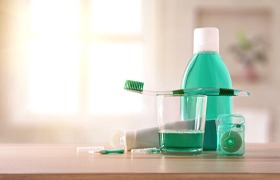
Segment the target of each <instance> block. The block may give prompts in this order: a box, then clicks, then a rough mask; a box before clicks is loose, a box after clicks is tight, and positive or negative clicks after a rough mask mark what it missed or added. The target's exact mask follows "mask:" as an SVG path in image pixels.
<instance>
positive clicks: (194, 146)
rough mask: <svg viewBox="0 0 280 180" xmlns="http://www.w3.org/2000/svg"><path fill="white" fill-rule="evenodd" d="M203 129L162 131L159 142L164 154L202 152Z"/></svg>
mask: <svg viewBox="0 0 280 180" xmlns="http://www.w3.org/2000/svg"><path fill="white" fill-rule="evenodd" d="M203 136H204V133H203V132H202V131H193V130H192V131H160V132H159V142H160V150H161V153H162V154H173V155H184V154H200V153H201V152H202V149H203Z"/></svg>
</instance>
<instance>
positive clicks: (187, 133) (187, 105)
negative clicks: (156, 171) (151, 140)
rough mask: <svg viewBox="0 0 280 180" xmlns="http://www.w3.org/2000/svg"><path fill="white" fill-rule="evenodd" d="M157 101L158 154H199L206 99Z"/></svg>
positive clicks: (182, 97)
mask: <svg viewBox="0 0 280 180" xmlns="http://www.w3.org/2000/svg"><path fill="white" fill-rule="evenodd" d="M157 100H158V124H159V132H158V134H159V147H160V151H161V153H162V154H165V155H197V154H200V153H201V152H202V151H203V140H204V128H205V118H206V106H207V96H204V95H158V96H157ZM182 101H184V106H182V105H181V104H182ZM183 108H184V109H183Z"/></svg>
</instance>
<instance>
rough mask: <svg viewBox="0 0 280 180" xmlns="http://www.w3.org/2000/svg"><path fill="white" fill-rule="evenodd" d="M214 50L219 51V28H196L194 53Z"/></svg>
mask: <svg viewBox="0 0 280 180" xmlns="http://www.w3.org/2000/svg"><path fill="white" fill-rule="evenodd" d="M202 51H214V52H217V53H219V29H218V28H214V27H207V28H196V29H195V30H194V39H193V53H194V54H196V53H198V52H202Z"/></svg>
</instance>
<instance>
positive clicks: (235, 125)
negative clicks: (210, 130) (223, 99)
mask: <svg viewBox="0 0 280 180" xmlns="http://www.w3.org/2000/svg"><path fill="white" fill-rule="evenodd" d="M216 123H217V153H218V155H220V156H242V155H243V154H244V153H245V135H244V133H245V125H244V124H245V118H244V117H243V116H242V115H238V114H222V115H219V116H218V117H217V120H216Z"/></svg>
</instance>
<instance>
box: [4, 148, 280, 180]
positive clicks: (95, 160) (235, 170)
mask: <svg viewBox="0 0 280 180" xmlns="http://www.w3.org/2000/svg"><path fill="white" fill-rule="evenodd" d="M78 146H88V145H81V144H66V145H62V144H60V145H53V144H2V145H0V179H134V180H137V179H148V178H149V179H161V180H162V179H171V178H175V179H186V178H189V179H205V178H213V179H235V178H238V179H252V178H254V179H263V178H264V179H266V178H270V179H280V144H247V145H246V154H245V155H244V156H243V157H217V155H216V153H215V152H204V153H203V154H202V155H200V156H164V155H161V154H131V153H130V152H127V153H125V154H110V155H101V154H88V153H77V151H76V148H77V147H78Z"/></svg>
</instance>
